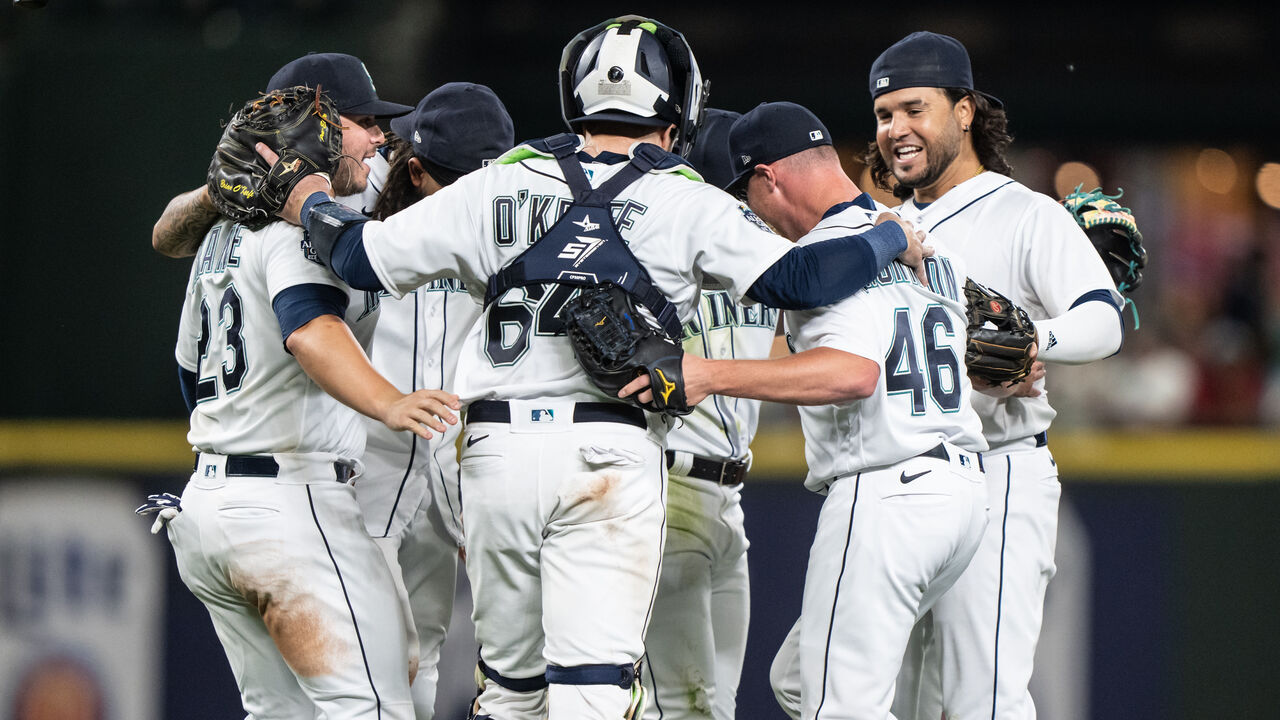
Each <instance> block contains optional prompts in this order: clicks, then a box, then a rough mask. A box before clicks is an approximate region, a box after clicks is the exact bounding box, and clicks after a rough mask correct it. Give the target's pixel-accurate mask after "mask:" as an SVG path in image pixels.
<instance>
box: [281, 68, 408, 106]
mask: <svg viewBox="0 0 1280 720" xmlns="http://www.w3.org/2000/svg"><path fill="white" fill-rule="evenodd" d="M295 85H306V86H307V87H317V86H319V87H320V89H321V90H323V91H324V92H326V93H328V95H329V97H331V98H333V104H334V107H336V108H338V112H340V113H343V114H346V115H372V116H374V117H376V118H389V117H397V116H400V115H404V114H405V113H407V112H409V111H410V110H413V108H411V107H409V106H408V105H401V104H400V103H393V102H387V101H386V100H380V99H378V91H377V89H376V88H374V87H373V78H372V77H370V75H369V71H368V70H366V69H365V67H364V63H362V62H360V58H358V57H355V56H353V55H346V54H343V53H310V54H307V55H303V56H302V57H300V58H298V59H297V60H294V61H293V62H290V63H288V64H287V65H285V66H284V67H282V68H280V69H279V70H277V71H276V74H275V75H272V76H271V81H270V82H268V83H267V92H271V91H272V90H282V89H284V88H288V87H294V86H295Z"/></svg>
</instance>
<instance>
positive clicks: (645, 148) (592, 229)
mask: <svg viewBox="0 0 1280 720" xmlns="http://www.w3.org/2000/svg"><path fill="white" fill-rule="evenodd" d="M545 142H546V143H547V146H548V148H549V149H550V150H551V152H552V153H554V154H555V157H556V161H557V162H558V163H560V169H561V171H562V172H563V173H564V179H565V182H567V183H568V184H569V191H570V192H571V193H572V194H573V204H572V205H570V206H569V207H568V208H567V209H566V210H565V211H564V214H562V215H561V216H560V218H559V219H558V220H556V222H555V224H554V225H552V226H551V228H550V229H548V230H547V232H546V233H545V234H544V235H543V236H542V237H541V238H540V239H539V240H538V241H537V242H535V243H534V244H533V245H531V246H530V247H529V248H528V249H527V250H525V251H524V252H522V253H520V254H519V255H518V256H516V258H515V259H514V260H512V261H511V262H510V263H508V264H507V266H506V267H504V268H502V269H501V270H499V271H498V272H497V273H496V274H494V275H493V277H491V278H489V285H488V287H487V288H486V290H485V297H484V304H485V307H488V306H489V305H490V304H491V303H493V302H494V301H495V300H497V299H498V298H500V297H502V295H503V294H504V293H506V292H507V291H508V290H510V289H512V288H516V287H524V286H526V285H540V284H543V283H560V284H562V285H575V286H578V287H594V286H597V285H603V284H605V283H613V284H615V285H618V286H619V287H621V288H622V289H623V290H626V291H627V293H629V294H630V295H632V296H633V297H635V298H636V299H637V300H639V301H640V303H641V304H642V305H644V306H645V307H646V308H648V309H649V312H651V313H653V316H654V317H655V318H657V320H658V323H659V324H661V325H662V327H663V329H664V330H666V331H667V334H668V335H670V336H671V337H672V338H674V339H679V338H680V337H681V335H682V333H683V329H682V328H681V325H680V319H679V317H678V316H677V314H676V308H675V305H673V304H672V303H671V301H670V300H667V298H666V296H664V295H663V294H662V291H661V290H659V289H658V288H657V287H656V286H654V284H653V279H652V278H651V277H650V276H649V272H648V271H647V270H645V269H644V266H643V265H641V264H640V261H639V260H637V259H636V256H635V254H634V253H632V252H631V248H629V247H627V244H626V243H625V242H623V240H622V236H621V235H620V234H618V228H617V226H616V225H614V223H613V213H612V211H611V210H610V208H609V203H611V202H612V201H613V199H614V198H615V197H617V195H618V193H620V192H622V191H623V190H625V189H626V188H627V187H628V186H629V185H631V183H633V182H635V181H636V180H639V179H640V178H641V177H643V176H644V175H645V174H646V173H648V172H649V171H650V170H652V169H653V168H654V167H656V166H657V165H658V163H660V162H662V161H663V160H665V159H666V157H667V153H665V152H663V151H662V149H660V148H659V147H658V146H656V145H652V144H649V143H641V144H640V145H637V146H636V149H635V153H634V155H633V157H632V158H631V161H630V162H628V163H627V164H626V165H625V166H624V167H623V168H621V169H620V170H618V172H617V173H615V174H614V175H613V177H611V178H609V179H608V180H606V181H605V182H604V183H603V184H602V185H601V186H600V187H598V188H592V187H591V183H590V181H588V180H587V176H586V173H585V171H584V170H583V168H582V164H581V163H579V162H578V158H577V145H578V136H577V135H573V134H570V133H565V134H562V135H556V136H553V137H550V138H547V139H546V141H545Z"/></svg>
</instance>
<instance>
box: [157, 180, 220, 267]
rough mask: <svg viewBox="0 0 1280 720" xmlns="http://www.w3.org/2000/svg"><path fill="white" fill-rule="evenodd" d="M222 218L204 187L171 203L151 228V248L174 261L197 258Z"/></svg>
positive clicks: (174, 199)
mask: <svg viewBox="0 0 1280 720" xmlns="http://www.w3.org/2000/svg"><path fill="white" fill-rule="evenodd" d="M219 217H221V215H220V214H219V213H218V209H217V208H216V207H214V205H213V201H212V200H210V199H209V191H208V188H206V187H205V186H204V185H201V186H200V187H198V188H196V189H195V190H191V191H189V192H184V193H182V194H181V195H178V196H177V197H175V198H173V199H172V200H170V201H169V204H168V205H167V206H165V209H164V212H163V213H161V214H160V219H159V220H156V224H155V226H154V227H152V228H151V247H152V248H154V249H155V251H156V252H158V253H160V254H161V255H165V256H167V257H171V258H182V257H190V256H192V255H195V254H196V250H197V249H198V248H199V247H200V242H201V240H203V239H204V234H205V233H206V232H208V231H209V228H211V227H213V224H214V223H215V222H217V221H218V218H219Z"/></svg>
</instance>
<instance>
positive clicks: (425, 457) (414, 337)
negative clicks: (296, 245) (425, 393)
mask: <svg viewBox="0 0 1280 720" xmlns="http://www.w3.org/2000/svg"><path fill="white" fill-rule="evenodd" d="M380 307H381V312H382V318H381V320H379V322H378V329H377V332H376V333H375V334H374V343H373V352H372V353H371V359H372V360H373V366H374V368H376V369H377V370H378V372H379V373H381V374H382V376H383V377H385V378H387V379H388V380H390V381H391V383H392V384H393V385H395V386H396V387H397V388H398V389H399V390H400V391H401V392H412V391H414V390H420V389H423V388H443V389H445V390H449V389H450V388H452V387H453V385H454V376H455V374H456V372H457V365H458V349H459V348H460V347H461V346H462V341H463V340H464V339H465V338H466V336H467V334H468V333H469V332H470V330H471V326H472V325H474V324H475V322H476V320H477V319H478V318H479V317H480V313H481V306H480V305H479V304H478V303H476V302H475V301H474V300H473V299H472V298H471V296H470V295H469V294H468V293H467V289H466V287H465V286H463V284H462V283H461V282H459V281H457V280H455V279H452V278H443V279H440V280H433V281H431V282H430V283H427V284H426V285H424V286H423V287H421V288H419V289H417V290H414V291H412V292H410V293H408V294H407V295H405V296H404V297H402V298H400V299H399V300H396V299H392V298H388V297H383V299H382V302H381V305H380ZM365 425H366V427H367V430H368V442H367V444H366V447H365V455H364V459H365V464H366V465H367V466H369V470H370V471H372V470H373V469H374V467H375V465H376V466H378V467H382V466H385V468H386V470H388V471H390V472H392V474H394V475H395V476H396V478H395V479H396V480H399V482H383V483H378V488H377V491H376V495H377V496H378V497H377V499H376V500H375V499H369V500H366V498H364V497H362V498H361V502H362V505H363V506H364V507H365V524H366V525H367V526H368V529H369V533H370V534H371V535H373V536H374V537H381V536H385V535H395V534H397V533H398V532H399V531H400V530H401V529H403V527H404V525H405V523H407V522H408V521H409V519H410V518H411V517H412V515H413V513H414V512H415V511H416V510H417V508H418V506H419V505H420V504H421V502H422V500H423V497H424V496H425V495H426V494H427V493H428V492H430V493H432V494H433V497H434V499H435V502H436V503H437V505H438V506H439V510H440V517H441V519H443V520H444V521H445V524H446V527H447V530H448V532H449V534H450V535H451V536H453V539H454V541H455V542H456V543H457V544H458V545H462V541H463V538H462V527H461V519H460V512H461V500H460V497H459V489H458V460H457V448H456V446H455V443H456V441H457V437H458V433H460V432H461V431H462V425H461V424H460V423H459V424H457V425H449V426H447V427H446V429H445V431H444V433H438V432H435V431H432V438H431V439H430V440H427V441H423V440H422V439H421V438H419V437H418V436H416V435H413V434H412V433H407V432H394V431H392V430H391V429H390V428H388V427H387V426H386V425H383V424H382V423H380V422H376V421H374V420H372V419H366V420H365ZM360 492H361V493H364V494H366V495H367V494H368V493H369V492H375V491H374V490H373V489H372V488H368V487H361V488H360Z"/></svg>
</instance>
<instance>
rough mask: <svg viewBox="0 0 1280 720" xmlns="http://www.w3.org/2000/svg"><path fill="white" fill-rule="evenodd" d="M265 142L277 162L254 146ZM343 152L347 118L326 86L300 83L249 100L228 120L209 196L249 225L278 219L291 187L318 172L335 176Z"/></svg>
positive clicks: (214, 163)
mask: <svg viewBox="0 0 1280 720" xmlns="http://www.w3.org/2000/svg"><path fill="white" fill-rule="evenodd" d="M260 142H261V143H265V144H266V146H267V147H269V148H271V149H272V150H273V151H275V153H276V154H277V155H279V156H280V160H279V161H277V162H276V164H275V165H268V164H267V161H266V160H264V159H263V158H262V156H261V155H259V154H258V151H257V150H255V149H254V146H255V145H257V143H260ZM341 155H342V121H341V120H340V119H339V117H338V111H337V110H336V109H335V108H334V106H333V101H332V100H331V99H330V98H329V96H328V95H326V94H325V93H324V92H322V90H321V89H320V88H319V87H317V88H315V89H312V88H309V87H306V86H302V85H299V86H297V87H291V88H285V89H283V90H273V91H271V92H269V93H267V94H266V95H263V96H262V97H259V98H256V99H254V100H250V101H249V102H248V103H245V106H244V107H243V108H241V109H240V110H239V111H238V112H236V114H235V115H234V116H232V118H231V122H229V123H227V127H226V129H225V130H224V131H223V133H222V139H221V140H219V141H218V149H217V150H216V151H215V152H214V154H213V161H212V162H211V163H210V164H209V174H208V181H207V184H208V187H209V197H210V199H212V200H213V204H214V205H215V206H217V208H218V211H219V212H221V213H222V214H223V215H226V216H227V217H229V218H231V219H232V220H235V221H236V222H239V223H243V224H245V225H248V226H249V227H259V226H261V225H265V224H267V223H268V222H270V221H272V220H274V219H275V214H276V211H278V210H279V209H280V208H282V207H284V203H285V200H287V199H288V198H289V191H290V190H292V189H293V187H294V186H295V185H297V184H298V182H299V181H300V180H302V178H304V177H306V176H307V175H310V174H312V173H326V174H330V175H331V174H332V172H333V169H334V168H335V167H336V166H337V162H338V159H339V158H340V157H341Z"/></svg>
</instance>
